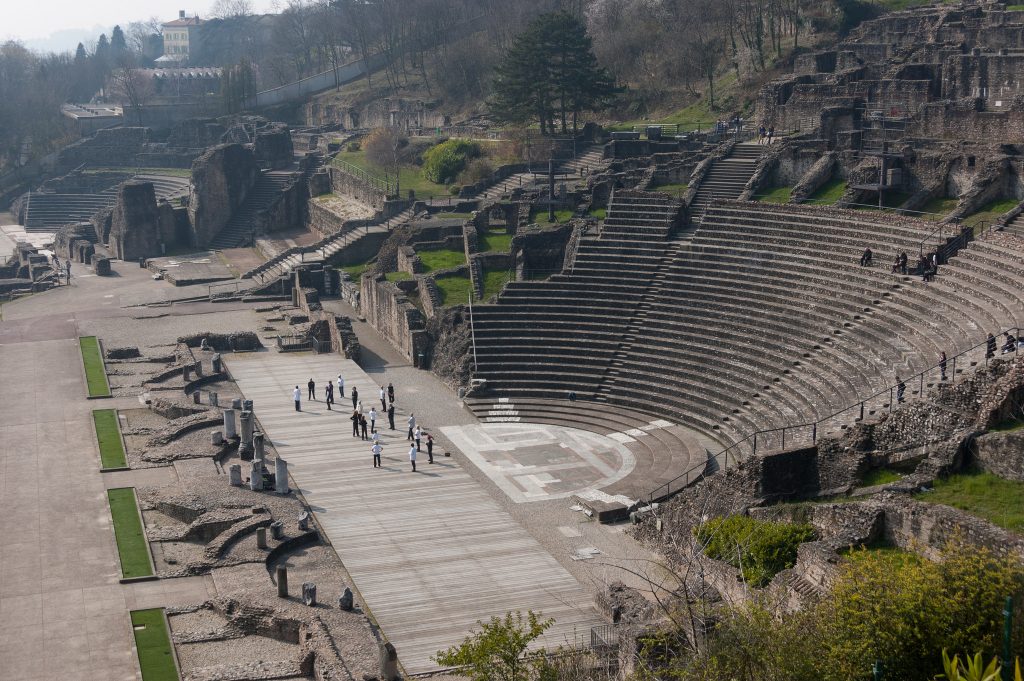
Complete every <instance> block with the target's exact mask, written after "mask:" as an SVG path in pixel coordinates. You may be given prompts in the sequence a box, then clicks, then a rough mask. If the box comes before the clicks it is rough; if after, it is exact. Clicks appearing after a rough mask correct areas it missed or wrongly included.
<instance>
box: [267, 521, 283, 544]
mask: <svg viewBox="0 0 1024 681" xmlns="http://www.w3.org/2000/svg"><path fill="white" fill-rule="evenodd" d="M270 536H271V537H273V538H274V539H277V540H281V539H284V523H282V522H281V521H280V520H275V521H274V522H272V523H270Z"/></svg>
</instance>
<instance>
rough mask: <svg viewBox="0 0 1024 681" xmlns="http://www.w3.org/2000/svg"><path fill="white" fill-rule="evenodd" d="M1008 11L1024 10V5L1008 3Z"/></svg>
mask: <svg viewBox="0 0 1024 681" xmlns="http://www.w3.org/2000/svg"><path fill="white" fill-rule="evenodd" d="M1006 10H1007V11H1008V12H1024V5H1007V6H1006Z"/></svg>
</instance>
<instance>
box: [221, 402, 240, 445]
mask: <svg viewBox="0 0 1024 681" xmlns="http://www.w3.org/2000/svg"><path fill="white" fill-rule="evenodd" d="M224 437H225V438H226V439H228V440H232V439H234V438H236V437H238V431H236V430H235V410H234V409H225V410H224Z"/></svg>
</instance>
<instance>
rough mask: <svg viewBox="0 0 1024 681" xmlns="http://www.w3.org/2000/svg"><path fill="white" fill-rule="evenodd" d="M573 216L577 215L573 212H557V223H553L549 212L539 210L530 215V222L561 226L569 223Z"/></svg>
mask: <svg viewBox="0 0 1024 681" xmlns="http://www.w3.org/2000/svg"><path fill="white" fill-rule="evenodd" d="M573 215H575V213H574V212H573V211H571V210H556V211H555V221H554V222H551V221H550V220H548V211H547V210H544V209H541V208H538V209H536V210H535V211H533V213H531V214H530V222H533V223H536V224H538V225H554V224H561V223H563V222H569V220H570V219H571V218H572V216H573Z"/></svg>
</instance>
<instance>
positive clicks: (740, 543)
mask: <svg viewBox="0 0 1024 681" xmlns="http://www.w3.org/2000/svg"><path fill="white" fill-rule="evenodd" d="M814 536H815V535H814V528H813V527H811V526H810V525H794V524H790V523H773V522H767V521H763V520H755V519H754V518H751V517H749V516H745V515H734V516H730V517H728V518H713V519H712V520H710V521H708V522H706V523H705V524H704V525H703V526H701V527H700V528H698V529H697V538H698V539H699V540H700V542H701V543H702V544H704V545H705V546H704V553H705V554H706V555H707V556H709V557H710V558H715V559H717V560H722V561H725V562H726V563H728V564H729V565H732V566H733V567H735V568H738V569H739V570H741V571H742V572H743V578H744V579H745V580H746V581H747V582H748V583H749V584H750V585H752V586H755V587H762V586H764V585H766V584H767V583H768V582H770V581H771V579H772V577H774V576H775V575H776V574H778V573H779V572H781V571H782V570H785V569H787V568H791V567H793V565H795V564H796V552H797V549H798V548H799V547H800V544H802V543H804V542H806V541H811V540H813V539H814Z"/></svg>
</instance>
